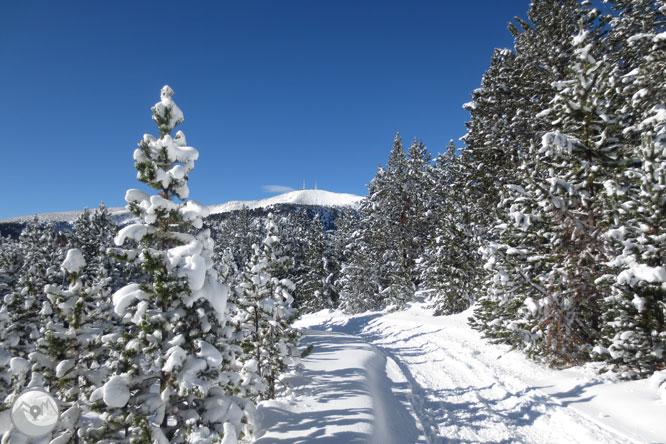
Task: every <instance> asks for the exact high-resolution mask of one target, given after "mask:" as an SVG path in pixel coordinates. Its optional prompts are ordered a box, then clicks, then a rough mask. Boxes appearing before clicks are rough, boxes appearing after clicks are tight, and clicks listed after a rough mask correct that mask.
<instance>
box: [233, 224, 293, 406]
mask: <svg viewBox="0 0 666 444" xmlns="http://www.w3.org/2000/svg"><path fill="white" fill-rule="evenodd" d="M288 261H289V259H288V258H286V257H285V256H283V255H282V253H281V247H280V236H279V232H278V226H277V224H276V222H275V220H274V217H273V214H272V213H271V214H269V215H268V218H267V221H266V238H265V239H264V241H263V242H262V244H261V245H257V244H255V245H254V247H253V254H252V257H251V258H250V261H249V262H248V263H247V264H246V267H245V271H244V272H243V275H242V280H241V283H240V287H239V293H240V294H239V295H238V296H237V298H238V299H237V301H236V305H237V309H238V318H237V320H236V322H237V325H238V330H239V336H240V338H241V347H242V349H243V351H244V355H243V357H242V358H241V359H242V360H243V362H244V365H243V383H242V385H241V386H242V387H243V390H245V393H244V395H246V396H249V397H252V398H253V399H271V398H274V397H275V393H276V385H277V382H278V381H279V376H280V374H281V373H282V372H284V371H285V370H286V369H287V368H288V367H290V366H294V365H296V364H297V363H298V356H299V351H298V349H297V347H296V345H297V341H298V333H297V330H295V329H294V328H293V327H291V322H292V321H293V318H294V316H295V311H294V310H293V309H292V308H291V304H292V302H293V298H292V296H291V292H293V291H294V288H295V287H294V284H293V283H292V282H291V281H289V280H288V279H285V278H279V276H280V275H282V274H283V273H284V266H285V263H288Z"/></svg>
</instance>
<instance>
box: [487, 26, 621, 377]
mask: <svg viewBox="0 0 666 444" xmlns="http://www.w3.org/2000/svg"><path fill="white" fill-rule="evenodd" d="M591 29H592V31H594V30H595V28H591ZM592 31H591V30H590V29H585V28H583V29H581V31H580V32H579V34H577V35H576V36H574V37H573V39H572V40H573V43H574V45H575V47H576V50H575V56H576V59H575V60H574V61H573V62H572V63H571V65H570V73H569V78H570V79H571V80H567V81H562V82H558V83H557V84H556V85H555V86H556V87H557V88H558V89H559V93H558V94H557V95H556V97H555V98H554V99H553V102H552V105H551V107H550V108H549V109H547V110H546V111H544V112H542V113H540V114H541V115H542V116H549V117H551V118H554V120H553V121H552V125H553V127H554V128H557V130H558V131H553V132H549V133H546V134H545V135H544V136H543V138H542V143H541V146H540V147H539V148H536V147H535V148H533V149H532V150H530V153H529V154H528V155H527V156H525V158H524V159H523V165H522V166H521V170H520V171H521V172H522V174H524V178H523V179H522V180H521V181H520V182H519V183H518V184H513V185H509V186H507V187H506V192H505V194H504V196H505V198H504V199H503V201H502V202H501V208H502V209H504V210H505V212H504V218H503V219H501V220H500V222H499V223H497V225H496V226H495V233H496V234H497V239H498V242H496V243H492V244H489V245H488V247H487V248H486V253H487V258H488V263H487V266H488V268H490V269H492V271H494V277H493V281H492V284H491V291H490V292H489V293H488V295H487V296H486V297H484V298H483V300H482V302H481V304H480V307H479V309H478V310H477V312H476V317H477V319H476V324H475V325H476V326H477V327H480V328H485V327H484V324H485V323H487V322H490V323H491V324H490V325H491V327H490V328H487V329H486V334H487V335H489V336H491V337H494V338H496V339H501V340H509V341H511V342H514V343H522V344H523V346H524V347H525V348H527V350H528V352H529V353H530V354H531V355H533V356H540V357H542V358H545V359H547V360H548V361H549V362H551V363H552V364H556V365H563V364H568V363H571V362H579V361H581V360H585V359H587V358H588V354H589V352H590V349H591V344H593V342H594V340H595V338H596V334H597V333H598V322H599V308H598V301H599V298H600V296H601V291H600V288H599V287H598V285H597V283H596V282H597V279H598V278H600V277H601V276H602V275H603V272H604V270H603V267H602V266H601V264H603V262H604V261H605V258H606V249H605V245H604V242H603V240H602V239H601V238H600V234H601V233H602V231H603V230H604V226H605V224H606V223H607V221H606V220H605V217H604V215H605V214H606V210H607V204H608V203H607V200H606V199H605V195H604V193H603V192H602V190H603V183H604V182H605V181H606V180H608V178H609V177H613V174H614V168H616V167H617V157H618V150H619V148H620V146H621V144H620V143H619V141H618V139H617V138H616V137H614V136H615V128H614V119H613V108H612V104H611V103H610V102H609V100H608V99H607V97H608V96H607V95H606V91H607V88H608V86H607V81H608V79H609V78H610V76H609V75H608V71H607V70H606V69H605V67H606V64H604V63H603V61H597V60H596V57H597V53H595V48H596V47H598V44H597V43H596V41H595V38H596V37H595V36H594V35H593V34H592Z"/></svg>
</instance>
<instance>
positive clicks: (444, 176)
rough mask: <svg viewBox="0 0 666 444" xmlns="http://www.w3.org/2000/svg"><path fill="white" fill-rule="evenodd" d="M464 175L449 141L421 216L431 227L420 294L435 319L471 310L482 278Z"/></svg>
mask: <svg viewBox="0 0 666 444" xmlns="http://www.w3.org/2000/svg"><path fill="white" fill-rule="evenodd" d="M463 172H464V168H463V165H462V164H461V158H460V157H459V156H456V147H455V144H454V142H453V140H451V141H450V142H449V145H448V146H447V150H446V152H445V153H443V154H440V155H439V156H438V157H437V159H436V165H435V167H434V168H433V169H432V180H433V187H432V192H431V203H430V205H429V209H428V211H427V214H425V216H427V217H428V218H429V219H431V220H433V221H435V224H434V227H433V228H432V229H431V232H430V236H429V237H428V239H427V244H426V247H425V248H424V251H423V254H422V256H421V258H420V259H419V261H418V262H419V263H418V267H419V270H420V271H421V280H422V282H423V284H422V286H423V289H424V290H425V291H426V294H427V295H428V299H429V300H430V303H431V304H432V306H433V307H434V308H435V314H438V315H441V314H451V313H458V312H460V311H463V310H465V309H467V308H468V307H470V306H471V304H472V303H473V302H474V298H475V292H476V291H477V288H478V286H479V283H480V277H481V276H482V273H480V271H479V270H478V263H479V260H480V259H479V254H478V247H477V242H478V239H477V236H476V233H475V232H474V228H475V225H474V224H473V223H472V219H473V217H472V216H473V215H472V213H471V211H470V206H469V202H470V201H471V200H472V196H471V192H470V189H469V188H468V187H467V186H466V181H465V178H464V176H463Z"/></svg>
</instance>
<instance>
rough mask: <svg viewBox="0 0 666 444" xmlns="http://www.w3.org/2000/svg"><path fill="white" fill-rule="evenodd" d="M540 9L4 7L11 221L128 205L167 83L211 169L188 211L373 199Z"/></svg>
mask: <svg viewBox="0 0 666 444" xmlns="http://www.w3.org/2000/svg"><path fill="white" fill-rule="evenodd" d="M528 6H529V1H528V0H502V1H495V0H484V1H473V0H468V1H463V2H459V1H444V0H424V1H418V0H414V1H407V0H404V1H399V2H395V1H363V0H353V1H352V0H338V1H323V0H322V1H319V0H316V1H313V0H302V1H290V0H283V1H275V0H267V1H251V0H250V1H215V2H214V1H192V2H183V1H179V2H175V1H160V2H152V1H136V0H133V1H113V2H102V1H90V0H86V1H52V0H43V1H35V0H2V1H1V2H0V66H1V69H0V87H1V88H2V92H1V93H0V130H1V137H0V152H1V153H2V174H1V175H0V185H1V189H2V190H3V192H4V198H3V204H2V206H0V219H4V218H8V217H14V216H22V215H28V214H34V213H45V212H56V211H67V210H78V209H82V208H83V207H85V206H87V207H90V208H93V207H96V206H97V205H98V204H99V202H100V201H104V202H105V203H106V204H107V205H108V206H122V205H124V204H125V203H124V201H123V197H124V195H125V190H126V189H127V188H141V184H139V182H137V181H136V178H135V170H134V168H133V161H132V152H133V151H134V148H135V147H136V143H137V142H138V141H139V139H140V138H141V137H142V135H143V134H144V133H152V134H156V133H157V128H156V127H155V125H154V123H153V121H152V120H151V112H150V107H151V106H152V105H153V104H154V103H155V102H157V101H158V99H159V90H160V88H161V87H162V85H164V84H169V85H171V87H172V88H173V89H174V91H175V96H174V100H175V101H176V103H177V104H178V105H179V106H180V108H181V109H182V110H183V112H184V114H185V122H184V123H183V124H182V125H181V126H180V129H182V130H183V131H184V132H185V134H186V136H187V140H188V144H189V145H191V146H194V147H196V148H197V149H198V150H199V152H200V158H199V161H198V163H197V164H196V167H195V169H194V171H193V172H192V174H191V176H190V189H191V194H190V197H191V198H192V199H196V200H199V201H201V202H203V203H206V204H214V203H222V202H226V201H229V200H249V199H259V198H263V197H268V196H270V193H269V192H267V191H266V190H265V188H264V186H267V185H281V186H285V187H292V188H295V189H300V188H301V187H302V184H303V180H305V181H306V183H307V187H308V188H312V187H313V186H314V183H315V182H317V183H318V186H319V188H321V189H326V190H329V191H335V192H346V193H354V194H359V195H365V193H366V191H367V190H366V187H365V185H366V184H367V183H368V182H369V181H370V180H371V179H372V178H373V177H374V175H375V172H376V169H377V166H378V165H380V164H384V163H385V162H386V159H387V157H388V153H389V150H390V147H391V144H392V141H393V137H394V135H395V132H396V131H400V134H401V135H402V137H403V141H404V142H405V145H409V143H410V142H411V141H412V140H413V139H414V138H418V139H420V140H423V141H424V142H425V144H426V145H427V146H428V148H429V149H430V151H431V152H433V153H437V152H440V151H443V150H444V148H445V146H446V143H447V141H448V140H449V139H451V138H454V139H458V138H460V137H461V136H462V135H463V134H464V133H465V127H464V122H465V121H466V120H467V119H468V117H469V116H468V113H467V112H466V111H464V110H462V108H461V105H462V104H463V103H465V102H467V101H468V100H469V94H470V93H471V91H472V90H473V89H475V88H477V87H478V86H479V84H480V81H481V76H482V75H483V73H484V71H485V70H486V68H487V67H488V63H489V61H490V56H491V54H492V51H493V48H496V47H511V46H512V43H513V39H512V37H511V35H510V34H509V32H508V31H507V28H506V25H507V23H508V22H509V21H510V20H511V19H512V18H513V17H514V16H516V15H518V16H523V17H524V16H525V12H526V11H527V8H528Z"/></svg>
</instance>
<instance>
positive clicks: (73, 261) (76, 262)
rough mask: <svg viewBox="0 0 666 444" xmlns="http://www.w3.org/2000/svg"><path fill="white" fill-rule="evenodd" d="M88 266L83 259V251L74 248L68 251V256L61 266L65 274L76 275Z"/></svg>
mask: <svg viewBox="0 0 666 444" xmlns="http://www.w3.org/2000/svg"><path fill="white" fill-rule="evenodd" d="M85 266H86V260H85V259H84V258H83V254H82V253H81V250H79V249H78V248H72V249H70V250H68V251H67V256H66V257H65V260H64V261H63V262H62V265H61V266H60V267H61V268H62V269H63V270H64V271H65V272H67V273H71V274H76V273H78V272H80V271H81V269H82V268H83V267H85Z"/></svg>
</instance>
